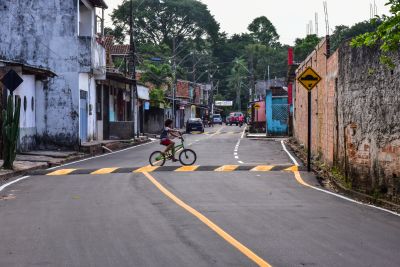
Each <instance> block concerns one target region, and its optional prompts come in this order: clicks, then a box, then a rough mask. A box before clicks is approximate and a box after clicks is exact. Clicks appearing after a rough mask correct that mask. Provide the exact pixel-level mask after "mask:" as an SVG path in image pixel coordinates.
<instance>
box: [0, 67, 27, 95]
mask: <svg viewBox="0 0 400 267" xmlns="http://www.w3.org/2000/svg"><path fill="white" fill-rule="evenodd" d="M23 81H24V80H23V79H22V78H21V77H20V76H19V75H18V73H16V72H15V70H10V71H9V72H7V73H6V75H4V76H3V78H1V79H0V82H2V83H3V84H4V86H5V87H6V88H7V89H8V90H10V92H11V93H13V92H14V90H15V89H17V88H18V86H20V85H21V83H22V82H23Z"/></svg>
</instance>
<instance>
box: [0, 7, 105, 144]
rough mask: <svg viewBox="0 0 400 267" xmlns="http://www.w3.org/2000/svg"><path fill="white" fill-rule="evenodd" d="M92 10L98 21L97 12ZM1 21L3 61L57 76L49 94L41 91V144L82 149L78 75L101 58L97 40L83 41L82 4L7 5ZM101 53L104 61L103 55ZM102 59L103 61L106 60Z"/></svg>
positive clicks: (48, 88) (0, 14)
mask: <svg viewBox="0 0 400 267" xmlns="http://www.w3.org/2000/svg"><path fill="white" fill-rule="evenodd" d="M3 3H4V4H3ZM89 9H91V12H92V15H89V17H90V20H92V21H93V20H94V9H93V8H89ZM86 15H87V14H86ZM0 17H1V21H2V23H1V24H0V35H1V36H2V38H1V42H0V58H2V59H7V60H14V61H18V62H21V63H26V64H29V65H33V66H41V67H45V68H48V69H50V70H52V71H53V72H55V73H56V74H57V77H55V78H53V79H50V81H49V82H47V83H46V84H45V86H44V88H43V90H44V92H36V96H37V103H38V105H41V107H40V110H39V112H37V115H40V116H42V117H40V118H37V120H38V121H39V123H38V127H37V141H38V143H39V144H42V145H45V144H48V145H51V144H55V145H61V146H68V147H72V146H77V145H78V144H79V84H80V83H79V79H80V77H79V73H84V72H87V73H89V72H91V71H92V69H93V68H92V67H93V66H92V65H93V63H94V62H95V61H94V59H93V57H94V55H95V54H96V53H94V52H93V49H94V45H93V42H94V37H93V36H91V37H78V29H79V1H78V0H67V1H64V0H55V1H48V0H37V1H30V0H19V1H2V5H1V8H0ZM86 17H87V16H86ZM82 22H83V21H82ZM90 27H91V28H93V27H94V24H93V23H92V24H91V25H90ZM91 31H92V32H93V30H91ZM99 51H100V50H99ZM97 54H98V56H103V54H104V57H105V53H102V52H101V51H100V52H99V53H97ZM102 60H103V59H102ZM102 60H99V62H105V58H104V60H103V61H102ZM99 64H100V63H99ZM88 82H89V81H88ZM88 82H87V83H88ZM93 87H94V84H93ZM89 120H91V121H93V119H90V118H89Z"/></svg>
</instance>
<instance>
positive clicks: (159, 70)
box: [141, 61, 172, 87]
mask: <svg viewBox="0 0 400 267" xmlns="http://www.w3.org/2000/svg"><path fill="white" fill-rule="evenodd" d="M141 67H142V69H143V70H144V71H145V72H144V73H143V75H142V77H141V82H143V83H147V82H150V83H152V84H154V85H155V86H156V87H161V86H162V85H164V84H169V83H171V81H172V70H171V66H170V65H169V64H156V63H152V62H149V61H146V62H144V64H142V66H141Z"/></svg>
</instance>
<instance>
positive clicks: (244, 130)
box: [240, 127, 246, 139]
mask: <svg viewBox="0 0 400 267" xmlns="http://www.w3.org/2000/svg"><path fill="white" fill-rule="evenodd" d="M245 132H246V127H244V129H243V132H242V136H241V137H240V139H243V137H244V133H245Z"/></svg>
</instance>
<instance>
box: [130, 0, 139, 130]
mask: <svg viewBox="0 0 400 267" xmlns="http://www.w3.org/2000/svg"><path fill="white" fill-rule="evenodd" d="M129 27H130V28H129V35H130V36H129V37H130V41H129V43H130V50H129V75H130V76H131V79H132V84H131V94H132V95H131V103H132V105H131V108H132V110H131V113H132V132H133V136H135V129H138V127H137V125H135V122H136V124H137V123H138V122H137V108H136V105H137V103H136V101H137V99H138V98H137V83H136V62H135V59H136V46H135V40H134V36H133V35H134V33H133V0H131V1H130V16H129ZM137 135H138V137H139V131H137Z"/></svg>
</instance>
